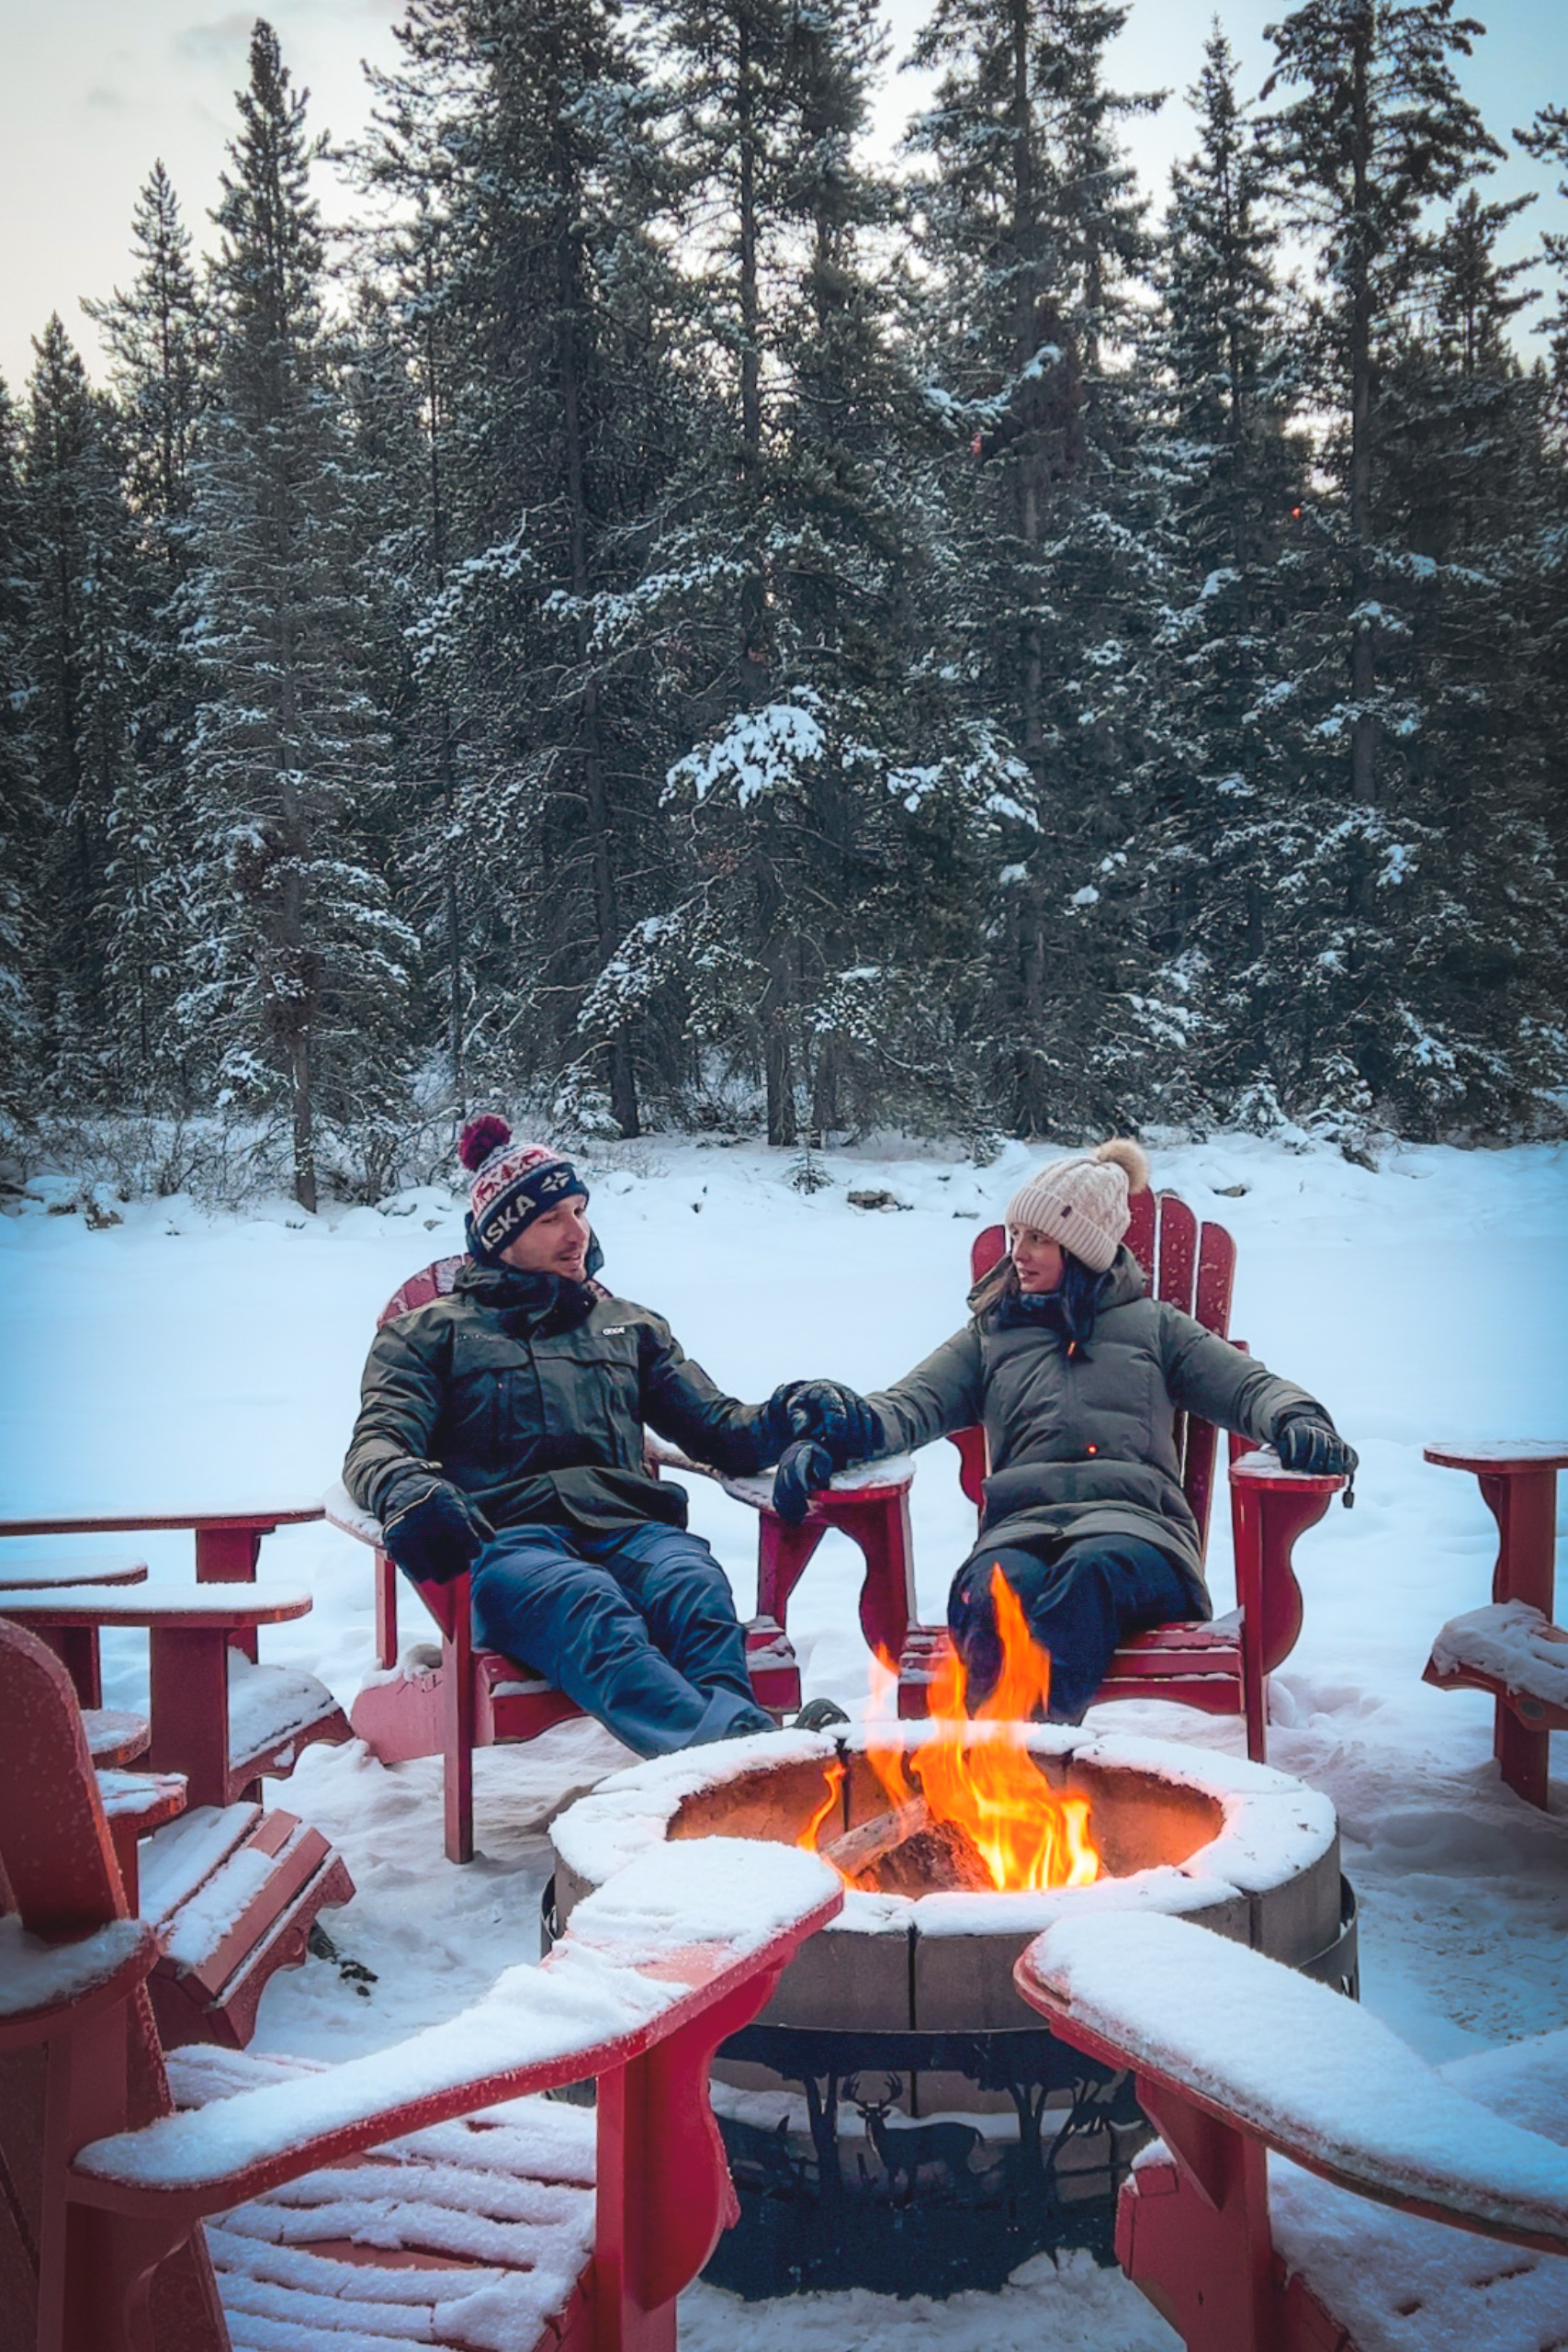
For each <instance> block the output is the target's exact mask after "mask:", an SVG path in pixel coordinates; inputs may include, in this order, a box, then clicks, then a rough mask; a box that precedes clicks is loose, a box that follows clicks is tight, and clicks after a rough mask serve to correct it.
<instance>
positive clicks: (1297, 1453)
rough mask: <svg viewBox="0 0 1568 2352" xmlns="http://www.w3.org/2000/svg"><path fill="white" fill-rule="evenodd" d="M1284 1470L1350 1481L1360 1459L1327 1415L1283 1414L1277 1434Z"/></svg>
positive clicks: (1275, 1437)
mask: <svg viewBox="0 0 1568 2352" xmlns="http://www.w3.org/2000/svg"><path fill="white" fill-rule="evenodd" d="M1274 1451H1275V1453H1277V1454H1278V1455H1279V1457H1280V1468H1281V1470H1310V1471H1311V1472H1312V1473H1313V1475H1314V1476H1315V1477H1319V1478H1325V1477H1326V1478H1348V1477H1350V1476H1353V1474H1354V1472H1355V1468H1356V1464H1357V1462H1358V1461H1359V1455H1358V1454H1357V1452H1356V1449H1355V1447H1354V1446H1353V1445H1347V1444H1346V1442H1345V1441H1344V1439H1343V1438H1342V1437H1341V1436H1340V1434H1339V1432H1338V1430H1337V1429H1336V1428H1335V1426H1334V1424H1333V1422H1332V1421H1331V1420H1329V1419H1328V1418H1327V1417H1326V1415H1325V1414H1323V1413H1307V1412H1303V1411H1301V1410H1300V1409H1299V1408H1298V1410H1297V1411H1295V1412H1293V1413H1287V1414H1283V1415H1281V1417H1280V1421H1279V1424H1278V1426H1277V1427H1276V1429H1275V1431H1274Z"/></svg>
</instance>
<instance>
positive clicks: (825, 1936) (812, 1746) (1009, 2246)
mask: <svg viewBox="0 0 1568 2352" xmlns="http://www.w3.org/2000/svg"><path fill="white" fill-rule="evenodd" d="M954 1776H956V1777H957V1778H958V1779H959V1780H960V1781H965V1782H967V1784H968V1785H969V1786H970V1788H971V1789H973V1788H975V1787H978V1788H979V1789H980V1790H981V1791H982V1792H987V1795H986V1802H984V1803H980V1804H977V1805H976V1804H973V1803H971V1802H970V1800H969V1799H968V1798H964V1797H961V1799H960V1802H959V1811H960V1813H961V1814H962V1813H963V1809H964V1805H965V1804H967V1805H968V1807H969V1810H968V1812H967V1814H966V1815H964V1818H962V1819H957V1818H955V1817H954V1814H953V1807H952V1805H951V1804H950V1803H949V1799H950V1797H951V1795H952V1791H951V1789H950V1787H949V1782H950V1781H952V1780H953V1778H954ZM998 1788H1000V1790H1001V1794H1000V1796H999V1797H998V1795H997V1793H996V1792H997V1791H998ZM1015 1816H1016V1817H1015ZM998 1824H1000V1825H1001V1827H998ZM1009 1824H1010V1826H1009ZM1003 1828H1006V1829H1007V1834H1008V1836H1010V1837H1013V1838H1014V1843H1015V1845H1018V1846H1019V1847H1020V1848H1021V1849H1027V1851H1026V1852H1025V1854H1024V1862H1025V1863H1027V1864H1028V1866H1029V1867H1031V1868H1032V1869H1035V1871H1036V1873H1037V1874H1036V1877H1035V1879H1034V1881H1033V1883H1030V1882H1028V1881H1026V1882H1025V1885H1026V1891H1003V1890H1005V1888H1006V1887H1007V1885H1008V1883H1009V1882H1008V1881H1007V1880H1006V1879H1005V1878H1003V1880H1002V1882H1001V1886H1000V1888H999V1887H998V1876H997V1874H996V1872H997V1870H998V1852H999V1850H1000V1849H1001V1847H1003V1846H1005V1845H1006V1843H1007V1838H1006V1837H1004V1836H1003V1835H1002V1829H1003ZM1015 1833H1016V1834H1015ZM719 1834H722V1835H724V1836H727V1837H732V1838H733V1837H751V1838H762V1839H766V1840H771V1841H772V1842H773V1843H775V1844H781V1845H795V1844H806V1845H812V1846H815V1847H817V1848H818V1850H820V1851H822V1852H824V1853H825V1854H827V1855H828V1856H829V1859H831V1860H834V1861H835V1862H836V1863H837V1865H838V1866H839V1868H840V1871H842V1872H843V1873H844V1874H845V1876H846V1878H847V1879H848V1880H849V1883H850V1891H849V1893H848V1894H847V1895H846V1899H845V1904H844V1908H843V1911H842V1913H841V1915H840V1917H839V1918H838V1919H837V1920H836V1921H835V1922H834V1923H833V1925H832V1926H831V1927H830V1928H827V1929H825V1930H824V1932H823V1933H822V1934H821V1935H819V1936H817V1937H815V1938H814V1939H812V1941H811V1942H810V1943H808V1944H807V1946H806V1947H805V1948H804V1950H803V1951H801V1953H800V1955H799V1956H798V1958H797V1959H796V1960H795V1962H793V1963H792V1965H791V1966H790V1968H789V1969H788V1970H787V1971H786V1972H785V1973H784V1976H783V1977H782V1978H781V1979H780V1982H779V1985H778V1988H777V1990H776V1992H775V1994H774V1996H773V2000H772V2001H771V2003H770V2004H769V2006H768V2007H767V2008H766V2009H765V2010H763V2012H762V2014H761V2017H760V2018H759V2019H758V2021H757V2023H756V2024H755V2025H754V2026H751V2027H750V2028H748V2029H747V2030H746V2031H745V2032H743V2033H740V2034H738V2035H736V2036H735V2037H734V2038H733V2039H732V2040H731V2041H729V2042H728V2043H726V2045H725V2047H724V2051H723V2052H722V2053H721V2057H720V2060H719V2062H718V2064H717V2066H716V2070H715V2072H716V2106H717V2107H718V2108H719V2110H720V2120H721V2124H722V2127H723V2129H724V2132H725V2137H726V2141H727V2143H728V2147H729V2151H730V2157H731V2164H732V2168H733V2170H734V2172H735V2175H736V2179H737V2184H738V2187H739V2191H740V2197H741V2207H742V2216H743V2219H742V2226H741V2227H740V2228H739V2229H738V2230H736V2231H734V2232H732V2233H729V2234H728V2236H727V2237H726V2238H725V2239H723V2240H721V2242H720V2247H719V2251H718V2253H717V2254H716V2256H715V2260H714V2263H713V2265H712V2266H710V2269H709V2274H708V2275H709V2276H710V2277H713V2278H717V2279H718V2280H719V2281H720V2283H722V2284H725V2285H728V2286H732V2287H736V2288H739V2290H741V2291H742V2292H747V2293H754V2294H755V2293H772V2294H776V2293H778V2292H780V2291H784V2290H787V2289H788V2288H789V2287H791V2286H800V2287H830V2286H840V2285H848V2284H863V2285H867V2286H872V2287H874V2288H878V2289H881V2290H884V2291H893V2292H897V2293H903V2294H908V2293H912V2292H916V2291H920V2292H935V2293H947V2292H951V2291H953V2290H954V2289H956V2288H959V2287H967V2286H978V2287H993V2288H994V2287H996V2286H998V2285H999V2284H1000V2283H1001V2280H1002V2279H1003V2278H1006V2277H1007V2275H1008V2273H1009V2271H1010V2270H1011V2269H1012V2268H1014V2267H1016V2266H1017V2265H1018V2263H1019V2262H1021V2261H1022V2260H1024V2259H1025V2258H1026V2257H1027V2256H1029V2255H1030V2254H1032V2253H1034V2252H1037V2251H1039V2250H1040V2249H1042V2248H1043V2247H1044V2246H1048V2245H1049V2246H1058V2245H1089V2246H1090V2247H1092V2248H1093V2249H1094V2251H1095V2252H1096V2253H1097V2254H1099V2255H1100V2256H1101V2257H1102V2258H1104V2259H1109V2258H1110V2232H1111V2213H1112V2211H1113V2206H1114V2199H1115V2192H1116V2189H1117V2188H1118V2187H1119V2186H1120V2182H1121V2179H1122V2177H1123V2175H1124V2173H1125V2170H1126V2167H1127V2165H1128V2164H1129V2163H1130V2161H1131V2159H1132V2156H1133V2155H1134V2153H1135V2152H1136V2149H1137V2147H1138V2146H1139V2144H1140V2143H1141V2142H1142V2140H1143V2139H1144V2138H1145V2137H1146V2131H1147V2128H1146V2126H1145V2124H1144V2121H1143V2119H1142V2117H1141V2115H1140V2114H1139V2112H1138V2109H1137V2108H1136V2106H1135V2104H1134V2101H1133V2099H1132V2098H1131V2095H1130V2089H1129V2086H1128V2085H1127V2083H1126V2081H1125V2079H1124V2078H1123V2077H1120V2076H1117V2075H1112V2074H1111V2073H1110V2072H1109V2071H1108V2070H1107V2069H1105V2068H1103V2067H1098V2066H1096V2065H1095V2064H1093V2063H1092V2062H1090V2061H1089V2060H1086V2059H1084V2058H1082V2057H1081V2056H1079V2055H1078V2054H1077V2052H1073V2051H1071V2050H1069V2049H1067V2048H1066V2047H1065V2046H1064V2045H1062V2044H1061V2043H1058V2042H1057V2041H1055V2040H1054V2038H1053V2037H1052V2036H1051V2034H1050V2033H1049V2032H1047V2031H1044V2030H1042V2029H1041V2026H1040V2020H1039V2018H1038V2017H1037V2016H1036V2015H1035V2013H1034V2012H1033V2011H1032V2010H1031V2009H1029V2008H1028V2007H1026V2006H1025V2004H1024V2003H1023V2002H1022V2001H1021V1999H1020V1997H1019V1996H1018V1994H1017V1993H1016V1991H1015V1990H1014V1988H1013V1983H1012V1966H1013V1962H1014V1961H1015V1960H1016V1958H1017V1957H1018V1954H1019V1953H1020V1952H1021V1951H1022V1949H1023V1947H1024V1945H1025V1944H1026V1943H1028V1942H1029V1941H1030V1939H1032V1937H1033V1936H1035V1935H1037V1934H1038V1933H1039V1931H1040V1930H1041V1928H1043V1927H1045V1926H1046V1925H1048V1924H1049V1922H1050V1921H1051V1920H1053V1919H1055V1918H1056V1917H1060V1916H1061V1914H1062V1912H1063V1911H1064V1909H1076V1908H1078V1907H1080V1906H1082V1905H1086V1904H1088V1905H1094V1906H1096V1907H1098V1908H1106V1907H1109V1908H1112V1909H1135V1910H1143V1909H1146V1908H1150V1907H1153V1908H1156V1909H1160V1910H1165V1911H1174V1912H1180V1913H1181V1914H1183V1915H1184V1916H1186V1917H1189V1918H1191V1919H1195V1920H1197V1921H1199V1922H1201V1924H1202V1925H1203V1926H1205V1927H1208V1928H1213V1931H1214V1932H1215V1933H1216V1934H1218V1935H1223V1936H1229V1937H1232V1938H1234V1939H1236V1940H1238V1941H1240V1942H1244V1943H1247V1944H1250V1945H1251V1946H1252V1947H1253V1948H1254V1949H1255V1950H1258V1951H1265V1952H1268V1953H1269V1955H1270V1956H1271V1957H1272V1958H1274V1959H1277V1960H1281V1961H1284V1962H1289V1963H1290V1964H1292V1965H1293V1966H1296V1967H1298V1968H1302V1969H1303V1970H1305V1971H1306V1972H1307V1973H1311V1974H1313V1975H1314V1976H1318V1977H1320V1978H1322V1979H1324V1980H1325V1981H1327V1982H1330V1983H1334V1984H1337V1985H1340V1986H1341V1987H1342V1988H1343V1989H1344V1990H1346V1991H1347V1992H1350V1993H1353V1992H1354V1990H1355V1984H1356V1929H1355V1917H1354V1905H1353V1901H1352V1899H1351V1897H1350V1894H1349V1889H1348V1887H1347V1886H1346V1885H1345V1884H1344V1882H1343V1881H1342V1880H1341V1877H1340V1873H1339V1855H1338V1831H1337V1824H1336V1820H1335V1815H1334V1810H1333V1807H1332V1806H1331V1805H1330V1804H1329V1803H1328V1801H1327V1799H1326V1798H1325V1797H1323V1796H1321V1795H1319V1794H1318V1793H1316V1792H1314V1791H1313V1790H1310V1789H1307V1788H1306V1787H1304V1786H1303V1784H1302V1783H1301V1782H1300V1781H1294V1780H1292V1779H1291V1778H1290V1777H1289V1776H1288V1775H1286V1774H1285V1773H1282V1772H1277V1771H1273V1770H1269V1768H1267V1767H1266V1766H1261V1765H1255V1764H1247V1763H1244V1762H1242V1761H1240V1760H1238V1759H1235V1758H1230V1757H1227V1756H1224V1755H1220V1754H1218V1753H1215V1752H1213V1751H1211V1750H1207V1749H1197V1748H1192V1747H1181V1746H1178V1745H1176V1744H1174V1743H1167V1742H1164V1741H1156V1740H1147V1739H1136V1738H1127V1737H1116V1736H1110V1737H1098V1736H1089V1735H1087V1734H1086V1733H1084V1732H1082V1731H1080V1730H1076V1729H1069V1728H1057V1727H1055V1726H1052V1725H1046V1724H1026V1723H1021V1722H1017V1721H1014V1722H1010V1723H1002V1722H985V1721H981V1722H977V1723H969V1722H966V1721H964V1722H962V1723H955V1722H953V1721H952V1720H949V1721H946V1722H943V1721H941V1720H938V1721H933V1722H931V1723H929V1724H908V1723H905V1724H896V1723H895V1724H888V1723H882V1724H870V1725H868V1726H866V1727H864V1728H863V1729H861V1730H858V1731H856V1732H854V1733H852V1734H849V1733H846V1734H843V1735H840V1736H837V1737H827V1736H818V1737H812V1736H804V1735H801V1734H796V1733H789V1734H786V1735H784V1736H781V1737H775V1738H766V1737H762V1738H758V1739H755V1740H746V1741H737V1742H735V1743H733V1744H726V1745H725V1746H722V1747H717V1748H705V1749H701V1750H698V1751H695V1752H694V1753H688V1754H682V1755H681V1756H676V1757H670V1758H662V1759H660V1761H658V1762H655V1763H652V1764H642V1765H638V1766H636V1767H635V1768H633V1769H632V1770H629V1771H626V1772H622V1773H618V1774H617V1775H615V1778H614V1779H612V1780H610V1781H605V1782H604V1784H603V1785H602V1786H601V1787H600V1788H599V1789H597V1790H595V1791H594V1792H593V1793H592V1795H591V1796H588V1797H585V1798H583V1799H581V1801H580V1802H579V1803H578V1804H575V1805H573V1806H572V1807H571V1808H570V1811H568V1812H567V1813H565V1814H563V1815H561V1817H560V1818H559V1820H558V1822H557V1823H556V1824H555V1826H554V1829H553V1831H552V1837H553V1839H554V1844H555V1849H556V1856H557V1870H556V1877H555V1882H554V1904H555V1909H556V1914H557V1916H558V1919H559V1921H560V1923H561V1924H563V1925H564V1923H565V1920H566V1919H567V1918H568V1917H570V1913H571V1910H572V1908H573V1906H574V1905H575V1904H576V1903H578V1902H579V1901H580V1900H581V1897H582V1896H583V1895H584V1894H587V1893H589V1892H590V1891H591V1890H592V1888H593V1887H595V1886H597V1885H599V1884H601V1883H603V1881H604V1879H606V1878H608V1877H609V1876H610V1875H611V1874H612V1873H613V1872H614V1871H616V1870H618V1869H619V1868H620V1867H621V1865H622V1864H623V1863H624V1862H626V1861H627V1860H630V1859H631V1857H632V1856H633V1855H634V1854H635V1853H637V1852H639V1851H640V1850H641V1849H643V1848H644V1847H646V1846H649V1845H654V1844H658V1843H659V1842H660V1841H661V1840H663V1839H665V1838H703V1837H712V1836H716V1835H719ZM1042 1857H1043V1860H1042V1859H1041V1858H1042ZM1002 1862H1003V1863H1004V1864H1005V1865H1006V1866H1007V1867H1010V1868H1011V1867H1022V1866H1023V1865H1021V1864H1020V1863H1019V1858H1018V1854H1017V1853H1013V1852H1009V1853H1007V1854H1004V1855H1003V1856H1002ZM1052 1880H1055V1881H1056V1882H1058V1883H1049V1882H1050V1881H1052Z"/></svg>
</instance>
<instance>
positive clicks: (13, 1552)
mask: <svg viewBox="0 0 1568 2352" xmlns="http://www.w3.org/2000/svg"><path fill="white" fill-rule="evenodd" d="M146 1577H147V1563H146V1561H145V1560H144V1559H142V1557H141V1554H140V1553H137V1552H52V1553H44V1552H38V1551H35V1550H34V1549H33V1547H32V1546H31V1545H30V1544H18V1543H16V1542H15V1541H13V1542H11V1543H8V1544H0V1592H5V1591H9V1590H10V1589H12V1588H13V1587H16V1588H17V1589H27V1590H28V1591H45V1590H47V1589H49V1587H50V1586H51V1585H57V1584H96V1583H97V1582H99V1581H109V1582H113V1583H117V1584H119V1583H124V1584H142V1583H145V1581H146Z"/></svg>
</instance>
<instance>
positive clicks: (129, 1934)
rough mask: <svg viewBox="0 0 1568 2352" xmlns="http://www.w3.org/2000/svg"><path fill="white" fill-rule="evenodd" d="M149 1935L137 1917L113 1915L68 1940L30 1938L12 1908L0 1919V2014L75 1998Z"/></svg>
mask: <svg viewBox="0 0 1568 2352" xmlns="http://www.w3.org/2000/svg"><path fill="white" fill-rule="evenodd" d="M142 1943H146V1944H147V1945H148V1946H149V1949H150V1952H151V1946H152V1939H151V1937H150V1936H149V1934H148V1931H147V1929H146V1928H144V1927H143V1925H142V1923H141V1920H140V1919H111V1920H109V1921H108V1923H107V1926H105V1927H102V1928H95V1930H94V1931H93V1933H92V1934H91V1935H90V1936H81V1937H79V1938H78V1939H77V1940H76V1941H75V1942H74V1943H71V1944H46V1943H44V1942H43V1941H42V1939H40V1938H39V1937H38V1936H29V1935H28V1931H27V1929H26V1928H24V1927H23V1925H22V1923H21V1920H20V1919H19V1918H18V1917H17V1914H16V1913H15V1912H14V1911H10V1912H7V1913H6V1915H5V1916H4V1917H0V2018H17V2017H21V2016H22V2015H23V2014H24V2013H25V2012H26V2011H27V2010H28V2009H41V2008H48V2007H54V2006H55V2005H56V2004H57V2003H61V2002H66V2001H74V2000H79V1999H80V1998H81V1997H82V1996H83V1995H84V1994H86V1993H91V1992H95V1991H96V1988H97V1987H98V1986H99V1985H104V1984H107V1981H108V1979H109V1978H110V1977H111V1976H112V1975H113V1974H114V1973H115V1971H116V1969H117V1968H120V1967H122V1966H123V1965H124V1963H125V1962H127V1961H128V1960H130V1957H131V1955H132V1953H133V1952H135V1951H136V1950H137V1948H138V1946H139V1945H141V1944H142Z"/></svg>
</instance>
